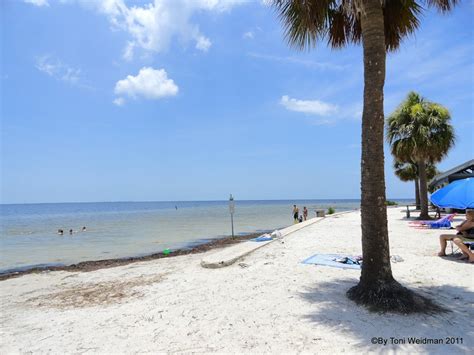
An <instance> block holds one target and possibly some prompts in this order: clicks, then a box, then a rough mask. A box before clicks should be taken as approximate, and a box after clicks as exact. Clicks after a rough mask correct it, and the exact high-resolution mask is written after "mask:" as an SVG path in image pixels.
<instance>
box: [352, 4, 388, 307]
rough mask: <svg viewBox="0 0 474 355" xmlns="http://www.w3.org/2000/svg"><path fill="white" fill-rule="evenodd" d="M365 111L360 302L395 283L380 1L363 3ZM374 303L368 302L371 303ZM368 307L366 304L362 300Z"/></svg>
mask: <svg viewBox="0 0 474 355" xmlns="http://www.w3.org/2000/svg"><path fill="white" fill-rule="evenodd" d="M360 16H361V27H362V43H363V48H364V109H363V114H362V162H361V165H362V166H361V174H362V176H361V181H362V182H361V186H362V197H361V224H362V254H363V258H364V262H363V267H362V273H361V277H360V281H359V284H358V285H357V286H356V287H354V288H352V289H350V290H349V292H348V295H349V297H350V298H351V299H354V300H356V301H358V300H361V299H363V298H364V293H367V295H365V296H368V297H369V298H370V297H373V295H372V296H370V295H368V293H370V292H374V291H375V294H376V293H377V291H378V290H377V289H380V288H385V287H387V283H391V282H393V281H394V280H393V277H392V270H391V266H390V251H389V242H388V230H387V209H386V206H385V175H384V174H385V173H384V151H383V132H384V131H383V128H384V110H383V87H384V82H385V57H386V50H385V35H384V18H383V13H382V6H381V2H380V0H365V1H363V10H362V14H361V15H360ZM370 301H371V300H368V303H370ZM362 302H363V303H364V301H363V300H362Z"/></svg>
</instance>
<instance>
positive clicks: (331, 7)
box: [273, 0, 457, 313]
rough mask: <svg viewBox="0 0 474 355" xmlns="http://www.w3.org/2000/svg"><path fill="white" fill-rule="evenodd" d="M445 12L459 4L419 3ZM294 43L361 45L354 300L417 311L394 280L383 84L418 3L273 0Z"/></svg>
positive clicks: (416, 302) (417, 304)
mask: <svg viewBox="0 0 474 355" xmlns="http://www.w3.org/2000/svg"><path fill="white" fill-rule="evenodd" d="M419 1H423V2H424V3H426V4H427V5H428V6H434V7H436V8H438V9H439V10H440V11H442V12H447V11H449V10H451V8H452V7H453V6H454V5H455V4H456V2H457V0H419ZM273 4H274V6H275V8H276V10H277V12H278V13H279V15H280V18H281V19H282V22H283V24H284V27H285V32H286V37H287V39H288V42H289V43H290V45H293V46H295V47H297V48H299V49H304V48H307V47H312V46H314V45H315V44H316V43H317V42H318V41H320V40H322V39H323V38H326V39H327V41H328V43H329V45H330V46H332V47H334V48H339V47H343V46H345V45H346V44H349V43H351V42H352V43H357V44H358V43H360V42H362V47H363V60H364V107H363V113H362V158H361V190H362V191H361V226H362V252H363V257H364V266H363V267H362V272H361V277H360V280H359V283H358V284H357V285H356V286H354V287H352V288H351V289H350V290H349V291H348V296H349V298H350V299H352V300H354V301H356V302H357V303H359V304H364V305H367V306H369V307H370V308H371V309H376V310H392V311H398V312H405V313H406V312H413V311H420V310H423V308H424V307H423V306H422V304H423V303H425V304H426V306H425V309H427V308H428V305H429V302H428V301H426V299H424V298H421V297H420V296H416V295H415V294H414V293H412V292H411V291H409V290H407V289H406V288H404V287H402V286H401V285H400V284H399V283H398V282H396V281H395V279H394V278H393V276H392V269H391V265H390V252H389V242H388V229H387V209H386V206H385V200H386V197H385V172H384V152H383V134H384V109H383V102H384V91H383V87H384V83H385V57H386V52H387V51H390V50H395V49H397V48H398V47H399V45H400V42H401V40H402V39H403V38H404V37H406V36H407V35H409V34H411V33H413V32H414V31H415V30H416V28H417V27H418V25H419V21H418V16H419V15H420V13H421V11H422V8H421V6H420V5H419V3H418V2H417V0H408V1H400V0H385V1H381V0H327V1H317V0H273Z"/></svg>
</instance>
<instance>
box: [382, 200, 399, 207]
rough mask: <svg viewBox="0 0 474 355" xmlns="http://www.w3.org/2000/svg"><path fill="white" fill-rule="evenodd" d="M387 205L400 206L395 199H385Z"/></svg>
mask: <svg viewBox="0 0 474 355" xmlns="http://www.w3.org/2000/svg"><path fill="white" fill-rule="evenodd" d="M385 205H386V206H398V203H396V202H395V201H390V200H387V201H385Z"/></svg>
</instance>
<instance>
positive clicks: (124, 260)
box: [0, 228, 281, 282]
mask: <svg viewBox="0 0 474 355" xmlns="http://www.w3.org/2000/svg"><path fill="white" fill-rule="evenodd" d="M278 229H281V228H278ZM269 231H270V230H266V231H260V232H254V233H249V234H244V235H237V236H234V237H232V236H226V237H220V238H215V239H210V240H208V241H207V242H204V243H198V244H195V243H192V242H190V243H189V245H190V247H184V248H178V249H170V254H168V255H166V254H163V252H155V253H152V254H147V255H140V256H127V257H121V258H112V259H100V260H86V261H81V262H79V263H74V264H70V265H54V264H50V265H44V266H34V265H32V266H25V267H24V269H21V270H19V269H9V270H5V271H1V272H0V282H1V281H4V280H8V279H11V278H15V277H20V276H23V275H28V274H38V273H42V272H50V271H71V272H75V271H76V272H77V271H79V272H90V271H95V270H99V269H108V268H113V267H117V266H123V265H128V264H132V263H137V262H141V261H150V260H156V259H163V258H172V257H175V256H182V255H189V254H200V253H204V252H206V251H209V250H213V249H220V248H225V247H228V246H230V245H233V244H237V243H240V242H243V241H246V240H249V239H252V238H256V237H258V236H260V235H262V234H265V233H268V232H269Z"/></svg>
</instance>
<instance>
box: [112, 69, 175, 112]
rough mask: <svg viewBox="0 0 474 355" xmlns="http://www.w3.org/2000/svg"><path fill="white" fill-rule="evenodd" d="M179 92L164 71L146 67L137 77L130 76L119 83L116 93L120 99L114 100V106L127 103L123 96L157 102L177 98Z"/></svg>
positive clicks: (116, 85) (116, 86)
mask: <svg viewBox="0 0 474 355" xmlns="http://www.w3.org/2000/svg"><path fill="white" fill-rule="evenodd" d="M178 91H179V88H178V86H177V85H176V84H175V83H174V81H173V80H172V79H169V78H168V75H167V74H166V71H165V70H164V69H153V68H149V67H144V68H142V69H140V71H139V73H138V75H137V76H132V75H128V76H127V77H126V78H125V79H123V80H119V81H117V83H116V84H115V89H114V92H115V94H116V95H117V96H119V97H118V98H116V99H115V100H114V104H116V105H118V106H121V105H123V104H124V103H125V99H124V98H123V96H128V97H131V98H138V97H143V98H146V99H150V100H157V99H161V98H164V97H167V96H175V95H176V94H177V93H178Z"/></svg>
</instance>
